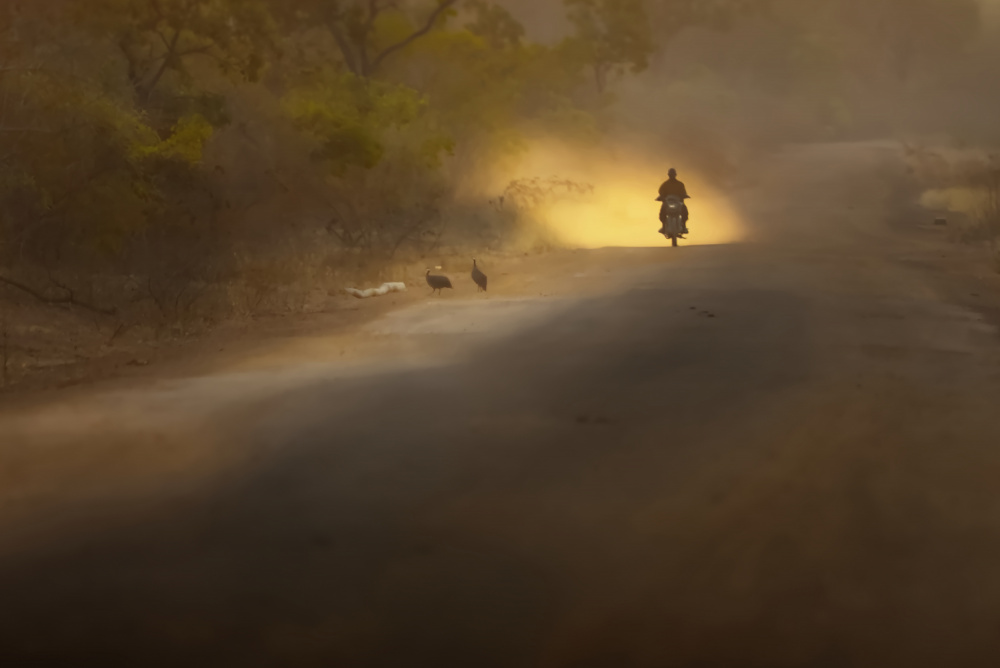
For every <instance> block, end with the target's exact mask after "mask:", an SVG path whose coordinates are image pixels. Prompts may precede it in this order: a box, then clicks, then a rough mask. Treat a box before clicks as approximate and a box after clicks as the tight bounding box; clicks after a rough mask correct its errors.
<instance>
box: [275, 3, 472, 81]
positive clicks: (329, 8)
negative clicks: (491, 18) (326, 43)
mask: <svg viewBox="0 0 1000 668" xmlns="http://www.w3.org/2000/svg"><path fill="white" fill-rule="evenodd" d="M273 2H274V3H276V5H277V6H275V8H274V11H275V12H276V14H279V15H282V16H284V17H285V19H286V21H291V22H292V23H293V24H295V25H298V26H300V27H306V28H312V27H316V26H322V27H324V28H325V29H326V30H327V31H329V33H330V35H331V36H332V37H333V39H334V41H335V43H336V45H337V48H338V49H339V51H340V55H341V57H342V59H343V63H344V65H345V66H346V67H347V69H348V70H350V71H351V73H353V74H354V75H356V76H359V77H362V78H365V79H368V78H371V77H372V76H374V75H375V74H377V73H378V71H379V69H380V68H381V67H382V65H383V64H384V63H385V62H386V60H388V59H389V58H390V57H391V56H393V55H394V54H397V53H399V52H400V51H402V50H404V49H406V48H407V47H408V46H410V45H411V44H413V43H414V42H416V41H417V40H419V39H420V38H422V37H424V36H425V35H427V34H429V33H430V32H431V31H432V30H433V29H434V28H435V27H437V26H439V25H440V24H441V23H442V22H443V21H444V20H445V19H446V18H447V17H448V16H449V15H450V14H451V13H452V11H453V9H454V7H455V6H456V5H457V4H458V2H459V0H435V4H434V5H433V6H432V8H431V9H430V11H429V12H422V13H418V12H409V11H406V10H404V9H403V8H401V7H400V3H399V2H397V1H395V0H292V1H291V2H282V1H281V0H273ZM419 14H422V16H419V18H418V15H419ZM390 22H394V25H393V26H391V27H392V29H391V30H390V29H389V28H390V26H389V25H388V24H389V23H390Z"/></svg>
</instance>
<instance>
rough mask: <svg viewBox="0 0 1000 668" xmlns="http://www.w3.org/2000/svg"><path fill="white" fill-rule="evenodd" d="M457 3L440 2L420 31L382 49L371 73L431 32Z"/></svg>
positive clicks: (443, 0) (446, 0)
mask: <svg viewBox="0 0 1000 668" xmlns="http://www.w3.org/2000/svg"><path fill="white" fill-rule="evenodd" d="M457 3H458V0H440V3H439V4H438V7H437V9H435V10H434V11H433V12H431V15H430V16H429V17H427V22H426V23H425V24H424V26H423V27H422V28H420V30H417V31H416V32H414V33H413V34H411V35H410V36H409V37H407V38H406V39H404V40H402V41H400V42H397V43H396V44H393V45H392V46H389V47H386V48H385V49H383V51H382V52H381V53H380V54H378V55H377V56H376V57H375V60H374V62H373V63H372V68H371V70H372V71H375V70H378V68H379V67H380V66H381V65H382V63H383V62H384V61H385V59H386V58H388V57H389V56H391V55H392V54H394V53H396V52H397V51H399V50H401V49H405V48H406V47H408V46H409V45H410V44H413V43H414V42H415V41H417V40H418V39H420V38H421V37H423V36H424V35H426V34H427V33H429V32H430V31H431V30H433V29H434V26H435V24H437V22H438V19H439V18H441V16H443V15H444V13H445V12H446V11H448V10H449V9H451V8H452V7H453V6H455V5H456V4H457Z"/></svg>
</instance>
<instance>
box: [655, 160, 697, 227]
mask: <svg viewBox="0 0 1000 668" xmlns="http://www.w3.org/2000/svg"><path fill="white" fill-rule="evenodd" d="M667 176H668V177H669V178H668V179H667V180H666V181H664V182H663V185H662V186H660V201H661V202H665V200H666V199H667V198H668V197H676V198H678V199H679V200H680V201H681V205H682V206H683V207H684V234H687V233H688V227H687V223H688V208H687V204H686V203H684V200H686V199H691V197H690V196H689V195H688V193H687V188H686V187H685V186H684V183H683V182H682V181H678V180H677V170H676V169H673V168H671V169H670V171H669V172H667ZM665 208H666V204H665V203H664V206H663V207H662V208H661V209H660V220H661V221H663V216H664V209H665Z"/></svg>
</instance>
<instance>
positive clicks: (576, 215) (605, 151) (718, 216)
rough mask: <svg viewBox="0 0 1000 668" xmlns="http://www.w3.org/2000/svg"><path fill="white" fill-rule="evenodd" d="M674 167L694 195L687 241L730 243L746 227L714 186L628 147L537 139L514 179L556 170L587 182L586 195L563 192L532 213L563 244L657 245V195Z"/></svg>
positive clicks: (659, 243)
mask: <svg viewBox="0 0 1000 668" xmlns="http://www.w3.org/2000/svg"><path fill="white" fill-rule="evenodd" d="M671 166H675V167H676V168H677V169H678V171H679V172H680V174H679V178H680V179H681V180H682V181H684V182H685V184H686V185H687V188H688V193H689V194H690V195H691V197H692V199H691V200H689V202H688V206H689V208H690V211H691V222H690V224H689V227H690V229H691V234H690V235H688V237H687V240H686V241H685V242H682V243H685V244H686V245H703V244H725V243H735V242H738V241H740V240H742V239H743V238H744V225H743V223H742V220H741V218H740V216H739V214H738V213H737V212H736V210H735V208H734V207H733V206H732V205H731V204H730V202H729V201H728V200H727V198H726V197H725V196H723V195H722V194H721V193H720V192H719V190H717V189H716V188H713V187H712V185H711V184H710V183H708V182H707V181H706V180H705V179H703V178H700V177H699V175H698V174H696V173H694V172H688V171H686V170H685V169H684V165H683V164H677V165H672V164H671V163H669V162H668V160H667V159H666V158H653V157H651V156H648V155H643V154H642V153H641V152H640V151H638V150H636V149H634V148H627V147H613V148H608V147H604V148H600V149H597V148H591V149H580V148H577V147H570V146H566V145H561V144H556V143H551V142H545V141H536V142H533V143H532V147H531V149H530V150H529V152H528V153H527V155H525V156H524V158H523V160H522V161H521V164H520V165H519V167H518V170H517V171H518V177H519V178H530V177H534V176H542V177H546V176H556V177H559V178H564V179H570V180H572V181H576V182H580V183H587V184H590V185H592V186H593V188H594V192H593V194H591V195H583V196H572V197H567V198H564V199H561V200H558V201H555V202H552V203H550V204H548V205H547V206H545V207H543V208H542V209H541V210H539V211H537V212H536V218H537V219H538V224H539V225H540V226H541V227H542V228H543V229H542V230H539V232H541V233H542V236H547V237H548V238H549V239H550V240H551V241H553V242H555V243H557V244H559V245H562V246H566V247H569V248H602V247H610V246H627V247H646V246H663V245H666V244H669V242H668V241H667V240H666V239H665V238H664V237H663V236H662V235H660V234H658V233H657V230H658V229H659V227H660V222H659V211H660V203H659V202H657V201H655V200H656V196H657V191H658V189H659V187H660V184H661V183H662V182H663V181H664V180H666V178H667V170H668V169H669V168H670V167H671Z"/></svg>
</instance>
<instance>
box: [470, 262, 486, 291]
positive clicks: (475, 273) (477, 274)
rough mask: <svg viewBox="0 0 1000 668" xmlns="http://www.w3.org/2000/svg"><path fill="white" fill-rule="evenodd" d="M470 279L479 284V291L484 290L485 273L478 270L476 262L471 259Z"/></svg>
mask: <svg viewBox="0 0 1000 668" xmlns="http://www.w3.org/2000/svg"><path fill="white" fill-rule="evenodd" d="M472 280H473V281H475V283H476V285H477V286H479V292H486V274H484V273H483V272H482V271H480V270H479V264H478V262H477V261H476V260H475V259H473V260H472Z"/></svg>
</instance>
